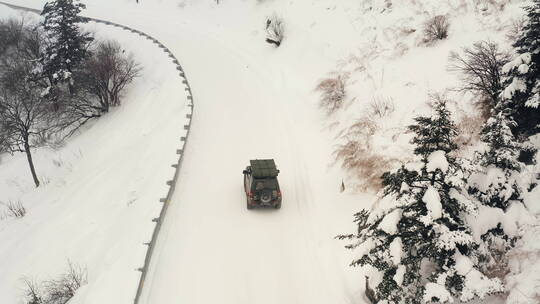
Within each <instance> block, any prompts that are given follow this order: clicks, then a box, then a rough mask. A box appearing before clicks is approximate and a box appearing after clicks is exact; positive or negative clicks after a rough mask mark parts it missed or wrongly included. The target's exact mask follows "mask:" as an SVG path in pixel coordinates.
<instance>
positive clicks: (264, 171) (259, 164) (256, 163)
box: [249, 159, 279, 178]
mask: <svg viewBox="0 0 540 304" xmlns="http://www.w3.org/2000/svg"><path fill="white" fill-rule="evenodd" d="M249 163H250V165H251V175H252V176H253V177H256V178H264V177H276V176H278V174H279V170H278V169H277V168H276V163H275V162H274V160H273V159H252V160H250V161H249Z"/></svg>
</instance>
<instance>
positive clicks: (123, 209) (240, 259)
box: [0, 0, 525, 304]
mask: <svg viewBox="0 0 540 304" xmlns="http://www.w3.org/2000/svg"><path fill="white" fill-rule="evenodd" d="M44 2H45V1H43V0H17V1H12V3H14V4H17V5H27V6H29V7H34V8H41V7H42V5H43V3H44ZM84 2H86V4H87V10H86V11H85V12H84V14H85V15H86V16H89V17H95V18H100V19H104V20H109V21H113V22H117V23H120V24H125V25H127V26H130V27H133V28H135V29H139V30H142V31H144V32H146V33H148V34H150V35H152V36H154V37H155V38H157V39H158V40H160V41H161V42H162V43H164V44H165V45H166V46H167V47H168V48H169V49H171V51H173V53H174V54H175V55H176V56H177V57H178V58H179V59H180V61H181V62H182V65H183V66H184V69H185V71H186V74H187V76H188V78H189V79H190V83H191V85H192V89H193V94H194V99H195V110H194V120H193V124H192V130H191V134H190V139H189V144H188V146H187V149H186V151H185V159H184V164H183V167H182V171H181V173H180V177H179V182H178V184H177V188H176V193H175V196H174V199H173V201H172V203H171V207H170V209H169V212H168V215H167V218H166V219H165V222H164V226H163V228H162V230H161V234H160V236H159V238H158V243H157V247H156V251H155V253H154V256H153V260H152V263H151V267H150V270H149V273H148V276H147V280H146V282H145V288H144V290H143V294H142V298H141V300H142V301H141V303H151V304H153V303H160V304H162V303H163V304H167V303H183V302H186V303H188V302H189V303H193V302H195V303H214V302H220V303H231V304H232V303H234V304H236V303H306V302H309V303H361V302H362V301H364V299H363V294H362V291H363V274H362V273H360V272H359V271H358V270H356V269H351V268H349V267H348V266H347V265H348V263H349V262H350V260H352V257H351V256H350V253H349V252H346V251H345V250H344V249H343V248H342V245H343V244H342V243H340V242H337V241H335V240H334V239H333V237H334V236H335V235H337V234H339V233H346V232H350V231H351V230H353V229H354V226H353V224H352V223H351V220H352V214H353V213H354V212H356V211H359V210H360V209H362V208H368V207H369V206H371V204H372V203H373V201H374V200H375V197H374V196H373V195H372V194H370V193H360V194H358V193H354V192H353V191H349V189H350V188H352V187H349V185H353V184H354V183H355V180H353V179H347V173H345V172H343V171H342V170H341V169H340V168H339V167H338V166H337V165H336V164H335V163H334V157H333V155H332V153H333V151H334V148H335V146H334V145H335V144H336V143H337V142H339V140H336V137H337V136H338V134H340V131H341V130H342V129H344V128H346V127H348V126H349V125H350V124H351V123H352V122H353V121H354V120H356V119H358V118H360V116H361V115H362V113H364V112H366V107H367V105H368V103H369V101H371V100H372V99H373V98H374V97H377V96H382V97H384V98H391V99H393V100H394V105H395V111H394V113H393V114H391V116H389V117H386V118H384V119H381V120H380V121H379V122H378V123H379V124H380V128H379V131H377V132H378V133H377V138H376V140H375V141H374V143H373V145H372V147H373V151H374V153H383V154H385V155H386V156H388V157H390V158H398V159H400V160H403V159H406V158H407V157H408V156H409V155H410V153H411V151H410V150H411V149H410V146H409V144H408V139H409V138H410V135H409V134H405V132H404V131H405V126H406V125H408V124H409V123H410V121H411V118H412V117H413V115H415V114H418V113H424V112H425V111H426V110H427V109H428V107H427V104H426V101H427V96H428V94H429V93H432V92H435V91H439V92H440V91H446V90H447V89H451V88H452V87H453V86H455V85H456V84H457V75H455V74H452V73H449V72H448V71H447V65H448V55H449V52H450V51H459V50H460V49H461V48H462V47H464V46H470V45H471V44H472V43H473V42H476V41H478V40H483V39H490V40H493V41H497V42H499V43H501V45H502V46H503V47H507V46H508V45H509V42H508V41H507V39H506V36H505V35H506V29H508V27H510V26H511V24H512V22H513V20H514V19H516V18H518V17H519V16H520V15H521V14H522V12H521V10H520V6H522V5H523V4H524V3H525V1H517V0H516V1H502V0H501V1H480V2H479V1H472V0H470V1H469V0H455V1H446V2H444V4H441V2H438V1H363V2H360V1H356V0H354V1H353V0H346V1H340V2H339V3H335V1H330V0H319V1H315V0H313V1H308V0H303V1H292V2H279V1H251V2H247V1H237V0H234V1H233V0H230V1H227V0H222V1H220V3H219V5H217V4H216V3H215V2H210V1H208V2H204V3H203V2H202V1H189V0H185V1H179V0H176V1H175V0H162V1H150V0H141V1H140V2H141V3H140V4H136V3H135V1H134V0H129V1H128V0H117V1H110V0H92V1H84ZM506 2H509V4H507V5H506V6H505V7H504V9H503V10H500V9H499V5H501V4H504V3H506ZM387 3H392V4H391V5H390V6H388V4H387ZM274 12H275V13H277V14H278V15H280V16H282V17H283V19H284V20H285V28H286V30H285V40H284V41H283V44H282V45H281V46H280V47H279V48H277V49H276V48H274V47H272V46H271V45H269V44H266V43H265V42H264V39H265V35H264V34H265V33H264V25H265V21H266V19H265V18H266V16H268V15H271V14H272V13H274ZM12 13H13V12H12V11H11V10H9V9H7V8H5V7H3V6H0V14H1V15H8V14H12ZM436 14H448V16H449V18H450V22H451V27H450V32H449V37H448V39H447V40H444V41H441V42H438V43H435V44H434V45H426V44H425V43H422V42H421V40H422V29H421V25H422V23H423V22H424V21H425V20H426V19H427V18H428V17H429V16H433V15H436ZM90 26H92V25H90ZM96 27H97V29H98V30H99V31H100V32H103V35H104V36H107V37H109V35H110V37H113V38H115V39H118V40H120V41H121V42H122V43H123V45H125V48H126V49H127V50H129V51H133V52H134V53H135V55H136V58H137V59H138V60H139V61H141V62H142V63H143V66H144V71H143V73H144V74H143V75H144V76H143V78H141V79H139V80H138V81H137V83H135V84H134V85H133V86H132V89H131V90H130V94H129V95H128V96H126V98H125V101H126V102H125V104H124V105H123V106H122V107H121V108H119V109H117V110H115V112H113V113H111V114H110V115H107V116H106V117H104V118H102V119H100V120H98V121H96V122H95V123H93V124H92V126H90V127H89V128H88V129H87V130H85V131H84V132H83V133H82V134H81V135H78V136H77V137H76V138H73V139H71V140H70V142H69V143H68V145H67V146H66V147H64V148H62V149H61V150H59V151H48V150H45V149H41V150H39V151H38V153H36V157H37V158H38V160H37V169H38V170H40V172H43V173H42V175H43V174H45V175H44V177H46V178H47V179H48V180H50V182H49V183H48V184H47V185H46V186H45V187H43V188H41V189H39V190H33V188H32V187H31V180H30V178H29V175H28V174H27V172H26V170H27V169H26V167H25V166H26V164H25V163H24V160H23V158H22V156H19V155H17V156H16V157H14V158H10V157H3V160H2V163H1V164H0V193H1V194H0V195H1V196H0V200H5V199H6V198H5V195H4V193H8V194H9V196H7V198H9V197H13V198H14V199H17V198H20V199H21V201H23V202H24V204H25V205H26V206H27V209H28V210H29V212H28V215H27V216H26V217H25V218H23V219H20V220H12V219H10V220H4V221H0V239H2V240H4V239H5V240H8V241H7V242H2V243H0V273H2V277H0V302H1V303H3V302H4V301H5V302H6V303H8V302H9V303H11V302H14V301H16V299H17V296H18V294H17V287H18V286H20V281H19V278H20V277H21V276H23V275H31V276H32V275H37V276H40V277H43V276H49V275H54V274H56V273H58V272H59V271H61V270H62V269H63V265H64V264H65V260H66V258H69V259H71V260H73V261H74V262H77V263H80V264H83V265H86V266H87V268H88V272H89V284H88V286H87V287H85V289H84V290H83V291H82V292H81V294H80V295H79V296H78V301H77V303H86V304H89V303H112V302H114V303H125V302H128V301H130V300H131V299H132V297H133V296H134V289H135V287H136V280H137V278H138V273H137V272H135V271H134V268H136V267H140V266H141V264H142V259H141V257H142V255H143V254H144V249H145V247H143V246H141V243H142V242H144V241H148V240H149V238H150V235H149V232H150V231H151V225H153V224H152V223H151V222H150V218H153V217H155V214H156V210H157V209H158V208H159V207H160V206H159V204H158V203H157V202H158V199H159V197H160V196H162V195H163V193H164V190H163V188H164V180H166V179H167V178H163V177H162V176H166V177H167V174H169V173H170V164H171V163H173V162H174V157H175V156H174V152H175V147H176V144H177V142H175V140H177V139H178V138H179V135H178V132H180V129H181V126H182V125H183V121H182V119H183V117H184V116H185V115H184V114H183V111H184V106H185V101H184V92H183V88H182V87H181V86H179V79H178V77H177V74H176V73H175V71H174V67H172V66H171V65H170V64H168V62H167V58H166V56H165V55H164V54H163V53H161V52H160V50H159V49H157V48H156V47H155V46H154V45H151V44H150V42H147V41H145V40H141V38H139V37H138V36H135V35H133V34H130V33H126V32H122V31H120V30H116V29H110V28H106V29H104V28H103V26H96ZM331 72H337V73H347V74H348V75H349V80H348V83H347V92H348V100H347V104H348V106H347V107H346V108H345V109H343V110H341V111H338V113H335V114H334V115H332V116H331V117H326V116H324V115H323V111H321V110H320V109H318V108H317V104H318V95H317V93H316V92H315V91H314V88H315V87H316V85H317V82H318V81H319V80H320V79H322V78H324V77H327V76H328V75H329V73H331ZM448 94H449V95H450V96H451V97H452V98H453V99H454V100H455V101H456V103H455V104H454V108H453V110H454V111H455V112H456V113H458V114H459V115H460V116H458V118H462V117H464V115H463V113H467V114H471V111H472V107H471V106H470V98H471V97H470V96H462V95H460V94H458V93H456V92H448ZM158 103H159V106H157V104H158ZM466 118H468V119H470V117H466ZM266 157H268V158H274V159H275V160H276V163H277V165H278V167H279V169H280V170H281V173H280V176H279V181H280V185H281V188H282V193H283V207H282V209H281V210H279V211H265V210H255V211H247V210H246V208H245V197H244V195H243V193H242V175H241V172H242V170H243V169H244V167H245V166H246V165H247V164H248V160H249V159H253V158H266ZM58 159H59V160H60V161H59V162H60V163H62V166H60V168H57V167H55V163H58V162H57V161H54V162H53V160H58ZM342 178H345V182H346V184H347V189H348V190H347V191H346V192H345V193H340V191H339V190H340V189H339V187H340V184H341V180H342ZM4 191H7V192H4ZM13 248H16V249H13ZM28 252H31V253H28ZM4 269H6V271H4ZM4 273H6V274H7V275H4Z"/></svg>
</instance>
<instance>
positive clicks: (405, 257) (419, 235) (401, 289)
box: [338, 101, 502, 304]
mask: <svg viewBox="0 0 540 304" xmlns="http://www.w3.org/2000/svg"><path fill="white" fill-rule="evenodd" d="M409 129H410V130H412V131H414V132H415V134H416V136H415V137H414V139H413V141H412V142H413V143H414V144H415V145H416V149H415V150H414V151H415V154H416V155H418V156H419V157H420V158H421V162H420V163H419V165H418V164H416V165H410V164H409V165H406V166H402V167H401V168H400V169H398V170H396V171H394V172H386V173H385V174H384V175H383V185H384V197H382V199H381V201H380V206H379V208H378V209H377V210H374V211H372V212H366V211H363V212H360V213H358V214H356V215H355V221H356V222H357V224H358V233H357V234H353V235H341V236H338V238H340V239H350V240H354V243H352V244H350V245H348V246H347V247H348V248H350V249H355V250H357V251H359V256H360V258H359V259H357V260H354V261H353V262H352V263H351V265H353V266H366V265H370V266H372V267H374V268H375V269H376V270H378V271H379V272H380V273H382V281H381V282H380V283H378V285H377V286H376V287H375V292H376V297H377V299H378V301H379V302H378V303H414V304H416V303H426V302H431V301H434V302H441V303H444V302H451V301H453V298H459V300H461V301H468V300H471V299H473V298H474V297H481V298H482V297H484V296H485V295H487V294H490V293H492V292H496V291H500V290H502V284H501V282H500V281H499V280H498V279H493V280H491V279H488V278H487V277H485V276H484V275H483V274H482V273H481V272H480V271H479V270H478V267H477V266H476V262H475V261H476V255H475V250H476V248H477V246H478V244H477V243H476V242H475V240H474V239H473V237H472V235H471V230H470V228H469V226H468V224H467V222H466V221H465V220H464V218H463V216H464V214H472V213H474V212H475V211H476V209H475V208H476V205H475V203H474V202H473V201H472V200H471V199H470V198H469V197H468V195H467V193H466V192H465V191H464V189H465V185H464V180H463V178H462V177H463V172H462V169H461V167H460V164H459V161H458V160H457V159H456V158H454V157H451V156H450V154H449V153H451V152H452V151H454V150H455V149H456V147H457V146H456V144H455V142H454V138H455V136H456V133H457V131H456V128H455V126H454V124H453V122H452V120H451V118H450V113H449V112H448V110H447V108H446V104H445V102H444V101H437V102H436V103H435V105H434V114H433V115H432V116H431V117H418V118H416V124H414V125H412V126H410V127H409ZM426 265H430V266H429V267H427V268H426V267H425V266H426ZM477 280H482V284H481V285H479V284H477V283H478V281H477Z"/></svg>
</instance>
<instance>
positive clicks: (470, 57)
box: [448, 41, 510, 109]
mask: <svg viewBox="0 0 540 304" xmlns="http://www.w3.org/2000/svg"><path fill="white" fill-rule="evenodd" d="M509 60H510V55H509V54H508V53H506V52H503V51H501V50H500V49H499V46H498V45H497V44H496V43H494V42H490V41H480V42H477V43H475V44H473V46H472V47H467V48H464V49H463V54H459V53H457V52H452V53H450V65H449V67H448V68H449V70H450V71H454V72H459V73H460V75H461V81H462V86H461V88H460V89H461V90H465V91H472V92H476V93H478V94H480V95H481V96H482V97H484V98H487V99H488V104H487V106H488V108H489V109H491V108H492V107H493V106H494V105H495V103H496V102H497V100H498V98H499V95H500V93H501V91H502V89H503V88H502V84H501V70H502V67H503V65H505V64H506V63H507V62H508V61H509Z"/></svg>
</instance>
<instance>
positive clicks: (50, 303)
mask: <svg viewBox="0 0 540 304" xmlns="http://www.w3.org/2000/svg"><path fill="white" fill-rule="evenodd" d="M23 281H24V283H25V285H26V287H25V289H24V295H25V302H24V303H25V304H66V303H67V302H69V300H70V299H71V298H73V296H74V295H75V292H76V291H77V289H79V288H80V287H81V286H83V285H85V284H86V283H87V271H86V269H85V268H82V267H80V266H78V265H75V264H73V263H71V262H70V261H68V269H67V271H66V272H65V273H63V274H61V275H60V276H58V277H57V278H56V279H50V280H46V281H43V282H41V283H37V282H36V281H34V280H32V279H28V278H23Z"/></svg>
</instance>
